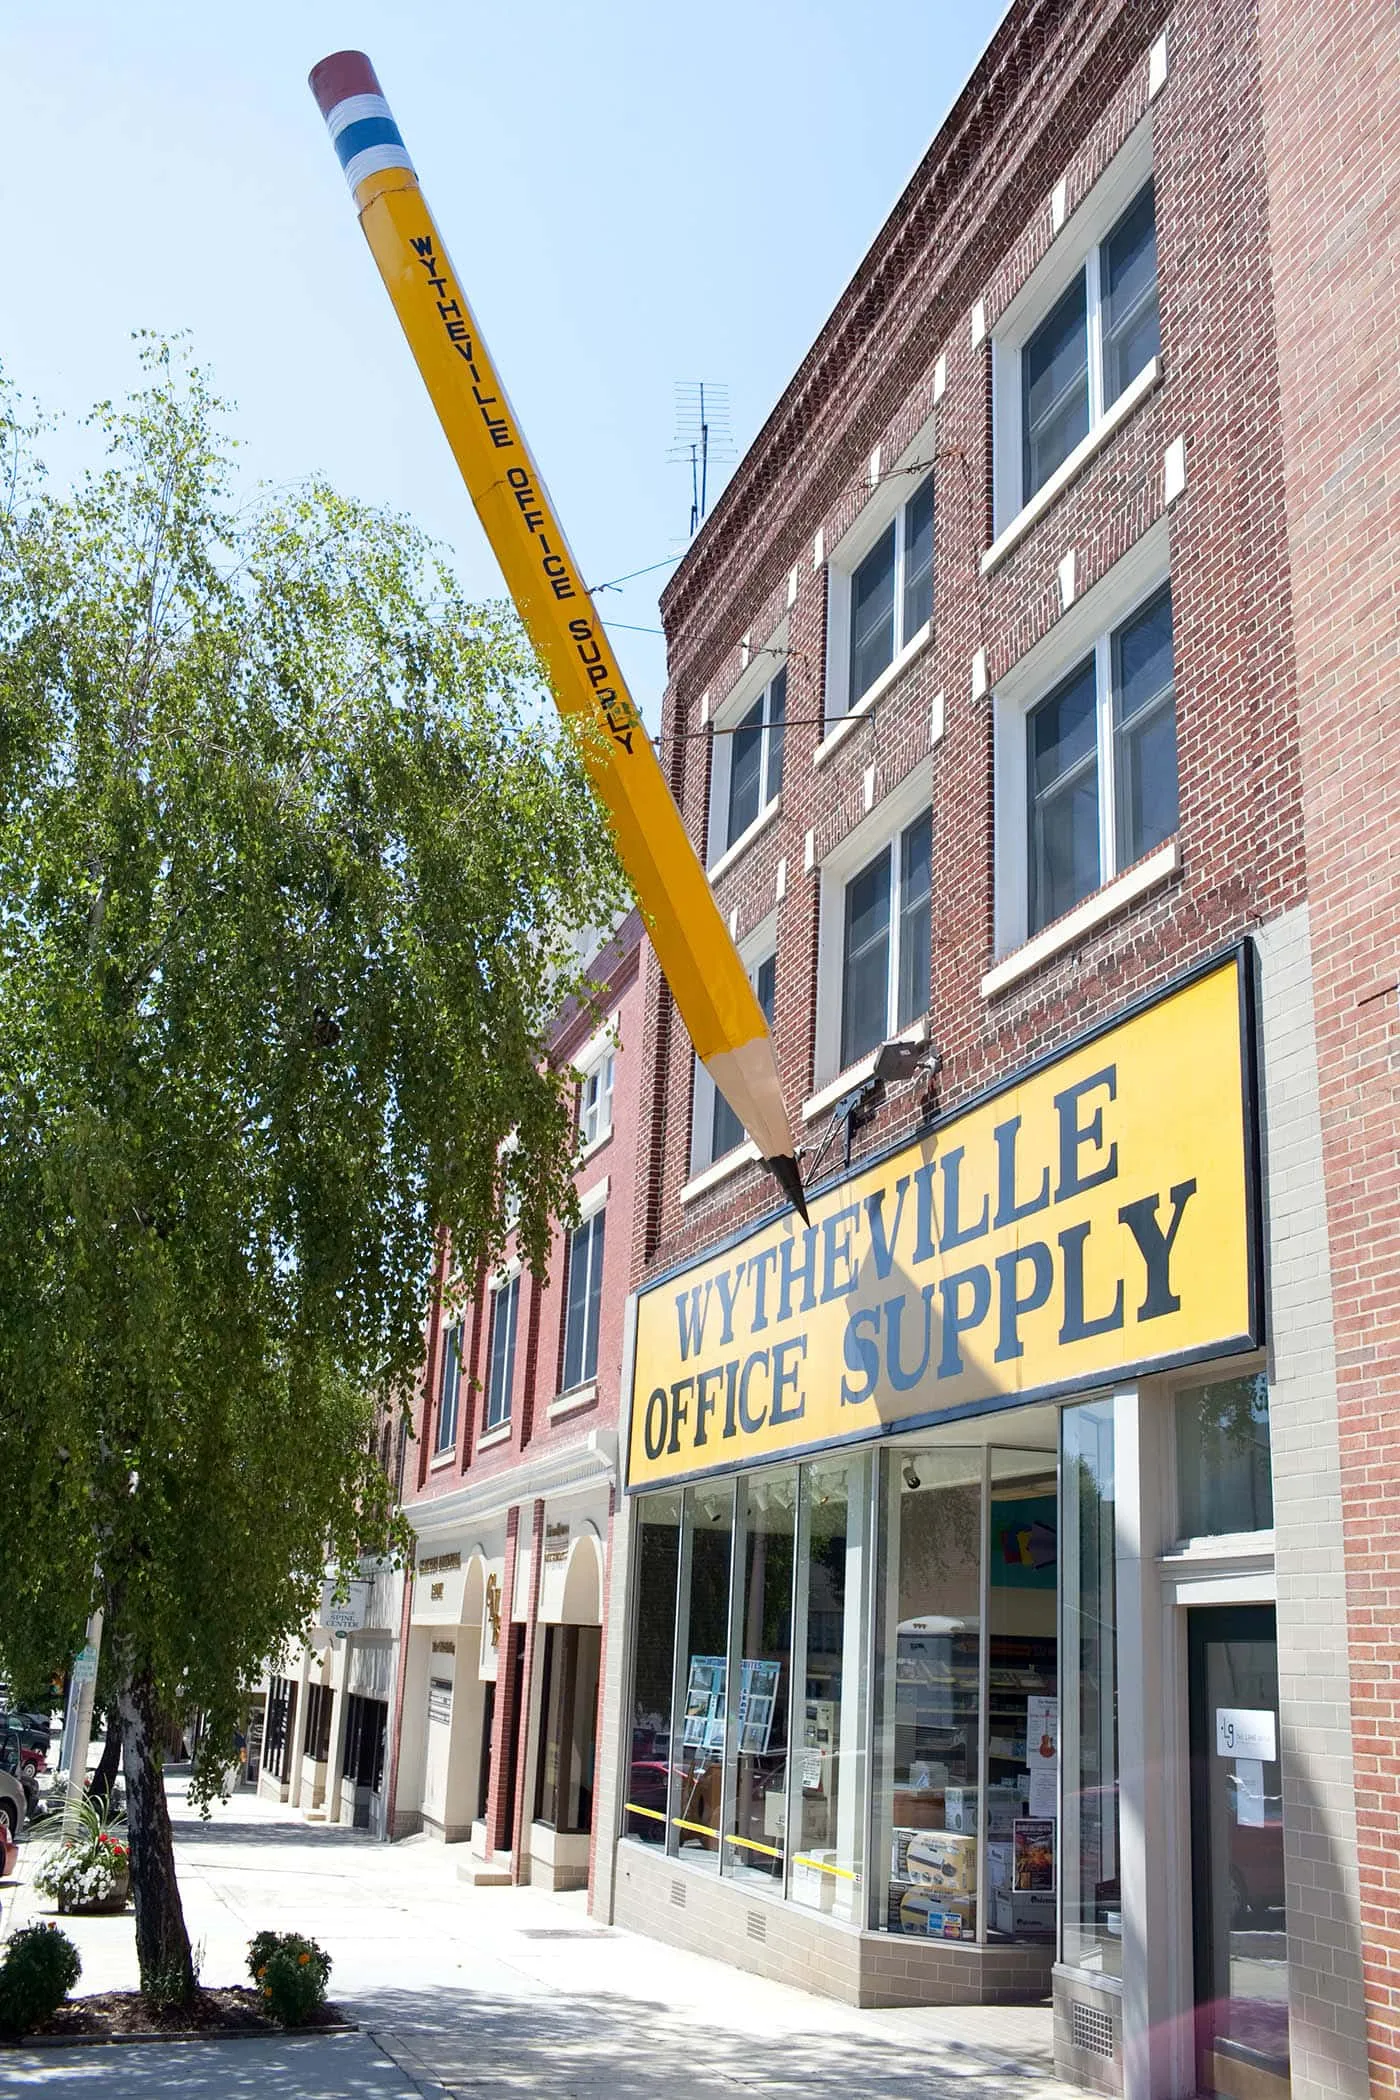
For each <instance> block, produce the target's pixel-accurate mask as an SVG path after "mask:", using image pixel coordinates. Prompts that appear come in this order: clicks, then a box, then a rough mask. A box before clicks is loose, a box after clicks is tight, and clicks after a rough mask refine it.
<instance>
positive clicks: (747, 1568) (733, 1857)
mask: <svg viewBox="0 0 1400 2100" xmlns="http://www.w3.org/2000/svg"><path fill="white" fill-rule="evenodd" d="M739 1507H740V1524H741V1530H740V1544H739V1562H738V1565H739V1574H740V1579H741V1585H742V1587H741V1594H740V1599H739V1620H738V1655H737V1658H736V1661H735V1668H736V1671H737V1677H736V1684H737V1689H738V1694H739V1696H738V1700H737V1702H736V1706H735V1712H734V1715H733V1719H732V1723H731V1726H732V1730H733V1734H732V1740H731V1743H730V1754H731V1756H732V1758H733V1761H734V1788H733V1794H732V1797H731V1800H732V1806H731V1809H730V1812H729V1816H728V1817H727V1819H726V1830H725V1849H724V1871H725V1873H726V1874H733V1875H734V1876H735V1877H736V1878H738V1879H740V1880H751V1879H754V1878H757V1879H759V1880H761V1881H766V1882H770V1883H776V1885H777V1886H778V1887H779V1888H781V1887H782V1884H783V1867H784V1851H785V1846H784V1833H785V1829H786V1817H787V1768H788V1707H789V1704H790V1697H791V1691H792V1596H793V1592H792V1577H793V1561H794V1552H795V1547H796V1528H797V1474H796V1471H795V1470H789V1469H786V1468H784V1469H782V1470H776V1469H773V1468H768V1467H765V1469H764V1470H763V1471H762V1472H761V1473H755V1474H752V1475H751V1476H750V1477H749V1478H748V1479H747V1480H744V1481H742V1482H741V1483H740V1487H739Z"/></svg>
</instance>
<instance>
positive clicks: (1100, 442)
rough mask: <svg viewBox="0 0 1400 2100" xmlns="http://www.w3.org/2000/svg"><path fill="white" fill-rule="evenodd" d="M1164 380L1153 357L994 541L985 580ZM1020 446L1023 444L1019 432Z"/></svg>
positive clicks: (985, 558) (984, 566) (985, 557)
mask: <svg viewBox="0 0 1400 2100" xmlns="http://www.w3.org/2000/svg"><path fill="white" fill-rule="evenodd" d="M1161 380H1162V360H1161V358H1160V357H1150V358H1149V359H1148V360H1147V363H1146V364H1145V365H1144V366H1143V368H1142V370H1141V371H1140V372H1139V373H1138V375H1137V378H1136V379H1130V380H1129V382H1128V384H1127V385H1126V386H1125V387H1124V389H1123V391H1122V393H1121V394H1120V395H1119V396H1118V399H1117V400H1116V401H1115V402H1114V403H1113V404H1112V406H1111V407H1109V408H1108V409H1107V410H1106V411H1105V412H1104V414H1103V415H1101V416H1100V417H1099V419H1098V421H1097V422H1096V423H1095V424H1094V425H1093V426H1092V428H1091V429H1089V430H1088V431H1087V432H1086V433H1085V435H1084V436H1083V437H1082V438H1081V439H1080V440H1079V443H1078V444H1077V445H1076V446H1075V448H1074V450H1073V452H1071V453H1070V455H1069V457H1068V458H1067V459H1064V460H1062V461H1061V462H1060V464H1059V466H1058V467H1056V469H1055V471H1054V473H1053V474H1052V475H1051V476H1050V478H1049V479H1048V481H1042V483H1041V484H1040V487H1039V488H1038V489H1037V490H1036V492H1035V494H1034V495H1033V496H1032V497H1031V499H1030V502H1029V503H1026V504H1023V505H1022V507H1021V509H1020V510H1018V511H1017V513H1016V515H1015V517H1014V518H1013V519H1012V520H1011V523H1010V524H1009V525H1008V526H1007V527H1006V529H1005V531H1004V532H1001V533H999V534H998V535H997V537H996V539H994V540H993V541H992V544H991V546H990V547H989V548H988V549H987V551H986V553H985V554H984V555H983V556H982V562H981V568H982V574H983V575H984V576H990V575H991V573H992V570H993V569H995V568H997V567H998V566H999V565H1000V563H1002V562H1003V561H1005V559H1006V557H1007V555H1008V554H1009V553H1010V552H1011V550H1012V548H1013V547H1015V546H1016V545H1017V544H1018V543H1019V542H1020V541H1021V540H1023V539H1024V538H1025V536H1026V534H1027V533H1028V532H1029V531H1030V529H1031V527H1032V526H1033V525H1034V524H1036V523H1037V522H1038V521H1039V520H1040V519H1041V518H1043V517H1044V516H1045V513H1046V511H1047V510H1049V509H1050V508H1051V506H1052V505H1053V504H1055V503H1058V501H1059V499H1060V497H1061V496H1062V495H1063V494H1064V492H1065V490H1066V489H1067V488H1068V487H1069V485H1070V483H1071V482H1072V481H1075V480H1077V479H1078V477H1079V476H1080V475H1081V474H1082V473H1083V472H1084V469H1085V468H1086V467H1087V466H1088V464H1089V462H1090V460H1091V459H1092V458H1093V457H1094V455H1095V453H1098V452H1101V451H1102V450H1103V448H1104V446H1105V445H1106V444H1107V443H1108V441H1109V439H1110V438H1111V437H1112V436H1113V434H1114V432H1115V431H1116V430H1121V428H1122V427H1123V425H1124V424H1125V423H1126V422H1127V421H1128V420H1129V418H1130V417H1132V416H1134V415H1136V413H1137V411H1138V409H1139V408H1140V407H1141V406H1142V404H1143V402H1144V401H1145V400H1146V399H1147V397H1148V395H1149V394H1151V393H1154V392H1155V391H1156V389H1157V388H1158V386H1160V384H1161ZM1018 398H1019V396H1018ZM1017 443H1018V445H1019V443H1020V433H1019V431H1018V433H1017Z"/></svg>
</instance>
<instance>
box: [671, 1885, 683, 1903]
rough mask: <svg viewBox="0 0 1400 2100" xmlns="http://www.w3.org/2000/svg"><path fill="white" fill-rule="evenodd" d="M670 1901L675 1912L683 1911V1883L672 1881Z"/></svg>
mask: <svg viewBox="0 0 1400 2100" xmlns="http://www.w3.org/2000/svg"><path fill="white" fill-rule="evenodd" d="M671 1901H672V1903H674V1904H675V1906H676V1909H677V1910H684V1909H685V1883H684V1882H683V1881H673V1882H672V1883H671Z"/></svg>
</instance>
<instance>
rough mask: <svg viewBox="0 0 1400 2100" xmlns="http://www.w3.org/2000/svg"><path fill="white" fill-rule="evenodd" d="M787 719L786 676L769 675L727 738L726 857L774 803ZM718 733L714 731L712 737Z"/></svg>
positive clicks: (783, 672) (780, 673)
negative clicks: (766, 681) (714, 733)
mask: <svg viewBox="0 0 1400 2100" xmlns="http://www.w3.org/2000/svg"><path fill="white" fill-rule="evenodd" d="M786 717H787V671H786V668H784V669H782V670H780V671H777V672H775V673H774V675H773V677H772V678H771V679H770V680H769V682H768V684H767V685H766V686H765V687H764V688H763V691H762V692H761V693H760V694H759V696H758V698H757V699H756V700H755V701H754V703H753V705H752V706H751V707H750V708H748V709H747V711H746V712H745V713H744V714H743V715H742V716H741V717H740V719H739V721H738V722H737V723H736V724H735V725H734V727H733V729H732V730H728V731H724V732H722V733H723V734H726V735H727V736H728V738H729V768H728V771H729V778H728V783H727V788H726V794H725V812H724V826H723V836H722V839H721V842H720V850H721V851H722V852H727V851H728V849H729V847H731V846H732V845H733V844H734V843H735V841H736V840H737V839H741V838H742V837H743V835H744V833H745V832H746V831H747V830H748V828H749V826H750V825H751V824H755V823H757V821H758V819H759V817H760V816H761V815H762V814H763V812H764V810H766V809H770V808H771V807H772V805H773V804H774V803H775V802H776V801H777V799H778V796H779V794H780V792H781V790H782V785H783V726H784V723H785V720H786ZM718 733H720V732H717V734H718Z"/></svg>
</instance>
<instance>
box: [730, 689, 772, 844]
mask: <svg viewBox="0 0 1400 2100" xmlns="http://www.w3.org/2000/svg"><path fill="white" fill-rule="evenodd" d="M762 780H763V701H762V699H759V700H756V701H755V702H754V704H753V706H752V707H751V708H750V709H749V711H748V713H747V714H746V715H745V716H744V719H743V721H742V722H741V723H740V724H739V726H738V728H737V729H736V730H735V731H734V734H733V735H732V736H731V737H730V739H729V828H728V830H727V831H726V832H725V835H724V843H725V845H726V846H732V845H733V843H734V841H735V839H737V838H738V837H739V836H740V834H741V833H743V832H745V831H747V830H748V828H749V826H750V824H752V822H753V820H754V818H755V817H756V816H757V815H758V809H759V791H760V787H761V785H762Z"/></svg>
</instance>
